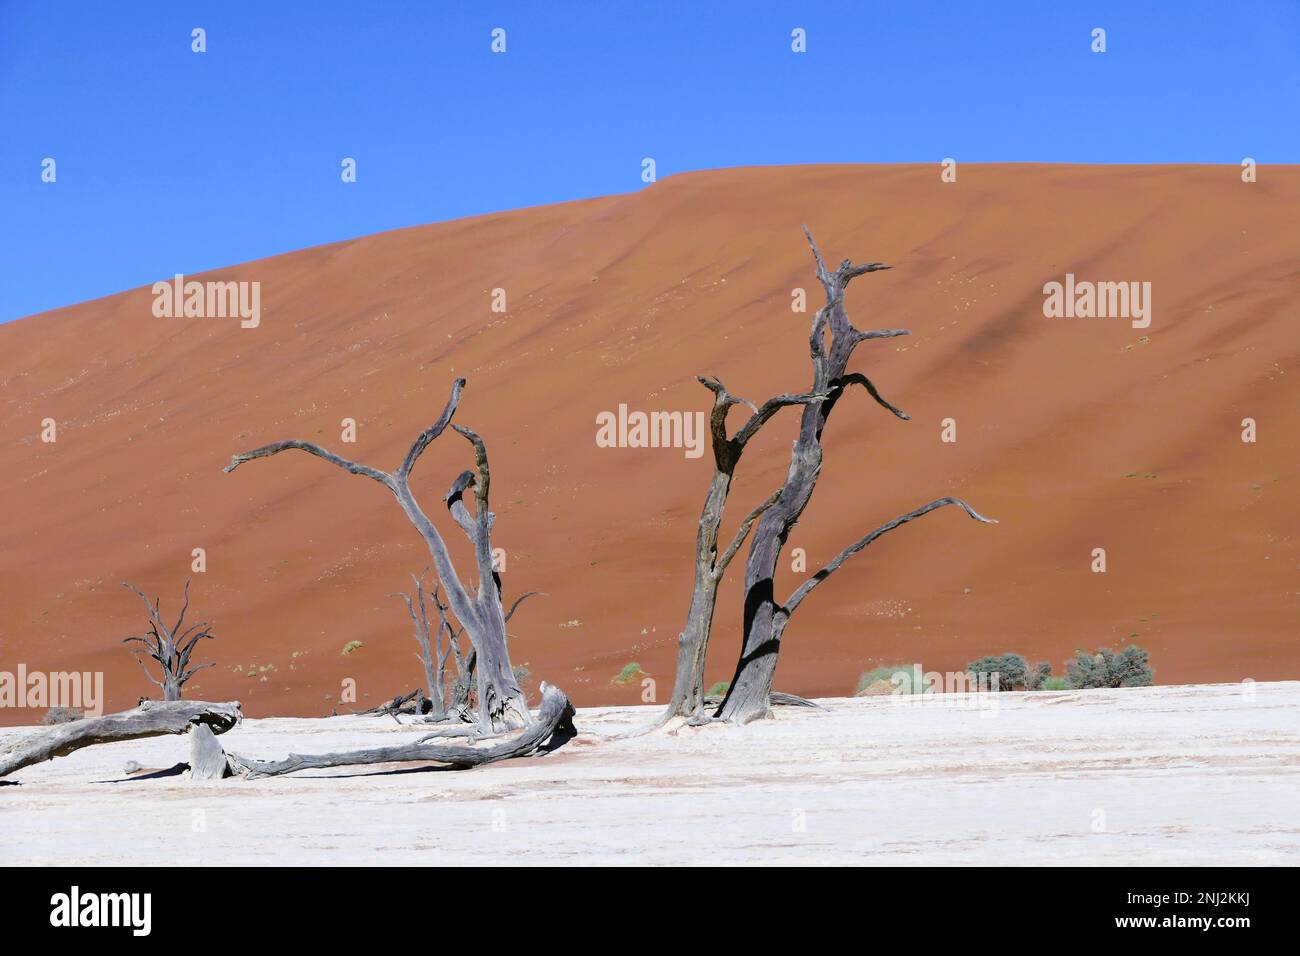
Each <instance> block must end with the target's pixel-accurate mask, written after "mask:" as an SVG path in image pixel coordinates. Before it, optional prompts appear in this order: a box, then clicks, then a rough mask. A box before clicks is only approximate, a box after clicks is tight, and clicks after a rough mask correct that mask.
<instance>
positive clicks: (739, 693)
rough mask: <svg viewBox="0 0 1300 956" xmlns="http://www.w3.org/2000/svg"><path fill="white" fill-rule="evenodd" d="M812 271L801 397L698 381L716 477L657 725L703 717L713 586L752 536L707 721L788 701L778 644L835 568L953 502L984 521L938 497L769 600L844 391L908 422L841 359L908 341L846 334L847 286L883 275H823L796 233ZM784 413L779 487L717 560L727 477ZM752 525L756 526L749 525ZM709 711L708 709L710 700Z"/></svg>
mask: <svg viewBox="0 0 1300 956" xmlns="http://www.w3.org/2000/svg"><path fill="white" fill-rule="evenodd" d="M804 234H805V235H806V236H807V238H808V244H809V246H810V247H811V249H812V254H813V260H814V262H815V264H816V269H817V279H818V281H819V282H820V283H821V286H822V289H823V290H824V292H825V294H826V304H825V305H824V306H823V307H822V308H820V309H818V310H817V313H816V315H814V317H813V321H812V331H811V334H810V335H809V342H808V344H809V353H810V356H811V359H812V371H813V376H812V384H811V386H810V388H809V389H808V390H807V391H806V392H803V393H800V394H784V395H778V396H776V397H775V398H771V399H768V400H767V401H766V402H764V403H763V405H762V406H761V407H755V406H754V405H753V403H751V402H747V401H744V400H743V399H739V398H736V397H735V396H733V395H731V394H730V393H729V392H727V390H726V388H725V387H724V386H723V385H722V383H721V382H720V381H719V380H718V379H716V378H703V377H702V378H700V382H701V383H702V384H703V385H704V386H705V387H707V388H708V389H709V390H710V391H712V392H713V394H714V402H713V412H712V416H711V431H712V435H713V457H714V475H713V480H712V482H711V484H710V486H709V492H708V494H707V496H706V497H705V502H704V508H703V510H702V512H701V516H700V528H699V531H698V533H697V535H696V549H695V550H696V554H695V586H694V590H693V592H692V595H691V604H690V609H689V611H688V612H687V618H686V625H685V627H684V628H683V630H682V632H681V635H680V637H679V639H678V658H677V677H676V681H675V683H674V687H673V697H672V700H671V701H670V702H669V705H668V708H667V710H666V711H665V713H664V716H663V720H665V721H666V720H669V719H671V718H673V717H686V718H690V719H692V720H697V721H698V720H705V719H708V718H707V717H706V716H705V715H704V709H705V706H706V701H705V699H704V697H703V691H702V688H703V683H704V662H705V657H706V654H707V651H708V641H709V634H710V630H711V626H712V619H713V612H714V608H715V606H716V602H717V587H718V583H719V582H720V581H721V579H722V576H723V574H724V573H725V572H726V570H727V567H728V565H729V564H730V562H731V560H732V558H734V557H735V554H736V552H737V550H738V549H739V548H740V546H741V545H742V544H743V543H744V541H745V539H746V537H747V536H749V535H750V533H751V530H752V538H751V540H750V549H749V559H748V561H747V562H746V568H745V607H744V644H743V647H742V650H741V654H740V660H739V662H738V663H737V665H736V672H735V676H734V677H733V679H732V681H731V683H730V684H729V686H728V689H727V693H726V695H725V697H724V698H723V700H722V703H721V705H720V706H719V707H718V709H717V712H716V714H714V717H716V718H720V719H723V720H728V721H733V722H737V723H746V722H748V721H751V720H754V719H757V718H761V717H766V716H767V715H768V714H769V713H770V712H771V707H772V705H773V704H774V703H777V702H778V701H779V702H781V703H785V702H788V701H787V700H786V698H787V697H788V695H778V694H776V693H775V692H774V691H773V689H772V681H773V677H774V675H775V673H776V662H777V655H778V653H779V651H780V646H781V638H782V635H783V634H784V632H785V627H786V625H787V624H788V622H789V620H790V617H791V615H792V614H793V613H794V611H795V609H796V608H798V607H799V605H800V604H801V603H802V602H803V600H804V599H805V598H806V597H807V596H808V594H809V593H810V592H811V591H812V590H813V588H814V587H816V586H817V585H818V584H820V583H821V582H822V581H824V580H825V579H826V578H827V577H829V576H830V575H831V574H832V573H834V572H835V571H836V570H837V569H839V568H840V567H841V566H842V565H843V564H844V562H845V561H847V560H848V559H849V558H850V557H852V556H853V555H855V554H857V553H858V552H860V551H862V550H863V549H864V548H866V547H867V545H869V544H871V542H873V541H875V540H876V539H877V538H878V537H880V536H881V535H882V534H885V533H886V532H888V531H891V530H893V529H894V528H897V527H899V526H900V525H903V524H906V523H907V522H908V521H912V520H914V519H916V518H919V517H921V516H922V515H925V514H928V513H929V512H931V511H934V510H935V509H936V508H941V507H943V506H944V505H950V504H951V505H957V506H958V507H960V508H961V509H962V510H964V511H965V512H966V513H967V514H968V515H970V517H972V518H974V519H976V520H977V521H981V522H985V523H988V524H992V523H994V522H993V521H992V519H989V518H985V517H984V516H983V515H981V514H979V513H978V512H976V511H975V510H974V509H973V508H971V507H970V505H968V504H966V502H964V501H962V500H961V499H959V498H951V497H945V498H938V499H936V500H934V501H932V502H930V503H929V504H927V505H923V506H922V507H920V508H917V509H916V510H914V511H910V512H908V513H907V514H905V515H902V516H900V517H898V518H895V519H893V520H892V521H889V522H887V523H885V524H884V525H881V526H880V527H879V528H877V529H875V530H874V531H872V532H871V533H869V534H867V535H865V536H864V537H862V538H860V539H859V540H858V541H856V542H854V543H853V544H851V545H849V546H848V547H847V548H845V549H844V550H843V551H842V552H840V554H839V555H837V556H836V557H835V559H834V560H832V561H831V562H830V563H828V564H827V565H826V566H825V567H824V568H822V569H821V570H820V571H818V572H817V573H816V574H814V575H813V576H812V577H810V578H809V579H808V580H807V581H805V582H804V583H803V584H802V585H801V586H800V587H799V588H797V589H796V590H795V592H794V593H793V594H791V595H790V597H789V598H787V599H786V600H785V601H783V602H778V601H777V600H776V598H775V594H774V586H773V581H774V577H775V573H776V565H777V562H778V561H779V559H780V556H781V553H782V551H783V549H784V548H785V544H786V541H787V540H788V538H789V535H790V530H791V529H792V528H793V527H794V525H795V524H796V523H797V522H798V520H799V518H800V516H801V515H802V514H803V512H804V509H805V508H806V507H807V506H808V503H809V501H810V500H811V499H812V494H813V491H814V489H815V488H816V486H817V481H818V479H819V478H820V476H821V467H822V433H823V431H824V429H825V427H826V423H827V421H828V420H829V419H830V414H831V412H832V411H833V410H834V408H835V406H836V404H837V403H838V402H839V400H840V399H841V398H842V397H843V395H844V393H845V391H846V390H847V389H848V388H849V387H850V386H852V385H861V386H862V387H863V389H865V391H866V392H867V394H868V395H870V396H871V398H872V399H874V400H875V401H876V403H877V404H879V405H880V406H882V407H883V408H885V409H886V410H887V411H889V412H890V413H892V414H893V415H895V416H896V417H898V418H901V419H904V420H907V419H908V418H909V416H908V415H907V414H906V413H905V412H903V411H902V410H901V409H899V408H898V407H897V406H895V405H893V404H892V403H891V402H889V401H888V400H887V399H885V397H884V396H883V395H881V393H880V390H879V389H877V388H876V385H875V383H873V382H872V381H871V379H869V378H867V376H865V375H863V374H862V373H861V372H849V371H847V367H848V363H849V359H850V358H851V357H852V355H853V352H854V350H855V349H856V348H857V346H858V345H859V344H861V343H862V342H865V341H867V340H870V339H887V338H894V337H896V336H900V335H907V334H908V332H907V330H905V329H879V330H875V331H869V332H864V331H861V330H859V329H856V328H854V326H853V324H852V323H851V322H850V321H849V317H848V313H847V311H846V310H845V307H844V294H845V290H846V289H847V288H848V285H849V283H850V282H851V281H852V280H854V279H856V278H857V277H859V276H862V275H866V274H868V273H871V272H879V271H882V270H885V269H888V268H890V267H889V266H887V265H885V264H884V263H882V262H870V263H866V264H863V265H854V264H853V263H852V262H851V261H850V260H848V259H845V260H844V261H843V262H841V263H840V265H839V267H838V268H836V269H835V270H834V271H831V270H829V269H827V268H826V264H825V262H823V260H822V256H821V252H820V250H819V249H818V248H817V243H816V242H815V241H814V240H813V237H812V233H811V232H809V231H808V230H807V228H805V229H804ZM735 405H746V406H748V407H749V408H750V409H751V411H752V415H751V416H750V418H749V419H748V421H747V422H746V423H745V424H744V425H743V426H742V427H741V428H740V429H739V430H738V431H737V432H736V433H735V434H734V435H732V436H728V434H727V425H726V421H727V413H728V412H729V411H730V409H731V408H732V407H733V406H735ZM787 406H799V407H801V408H802V412H801V413H800V420H799V435H798V438H797V439H796V440H795V443H794V446H793V449H792V451H791V456H790V466H789V470H788V472H787V474H786V479H785V482H784V483H783V484H782V486H781V487H780V488H778V489H776V490H775V491H774V492H773V493H772V494H771V495H770V496H768V498H767V499H766V500H764V501H763V502H762V503H761V504H760V505H758V507H756V508H755V509H754V510H753V511H751V512H750V513H749V514H748V515H746V516H745V518H744V519H743V520H742V521H741V523H740V526H739V528H738V529H737V531H736V533H735V536H734V537H733V539H732V541H731V544H730V545H729V546H728V547H727V549H726V550H725V551H723V552H722V553H721V554H720V555H719V554H718V532H719V527H720V525H721V522H722V514H723V509H724V508H725V507H726V501H727V496H728V494H729V492H730V489H731V485H732V481H733V479H734V476H735V469H736V465H737V463H738V462H739V460H740V456H741V454H742V453H743V452H744V450H745V446H746V445H747V443H748V442H749V440H750V439H752V438H753V436H754V434H755V433H757V431H758V430H759V429H760V428H761V427H762V426H763V425H764V424H765V423H766V422H767V421H768V420H769V419H771V418H772V416H773V415H775V414H776V413H777V412H778V411H779V410H780V409H782V408H785V407H787ZM755 523H757V527H756V528H755ZM708 705H709V706H712V702H711V701H710V702H708Z"/></svg>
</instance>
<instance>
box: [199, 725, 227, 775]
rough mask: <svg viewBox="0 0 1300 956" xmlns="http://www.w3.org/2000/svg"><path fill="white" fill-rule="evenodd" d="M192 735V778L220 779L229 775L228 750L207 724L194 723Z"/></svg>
mask: <svg viewBox="0 0 1300 956" xmlns="http://www.w3.org/2000/svg"><path fill="white" fill-rule="evenodd" d="M189 736H190V779H191V780H220V779H222V778H223V777H226V776H228V775H229V772H230V771H229V768H228V767H227V766H226V752H225V751H224V750H223V749H222V748H221V744H220V743H218V742H217V738H216V736H215V735H214V734H213V733H212V728H211V727H209V726H208V725H207V724H193V725H192V726H191V727H190V731H189Z"/></svg>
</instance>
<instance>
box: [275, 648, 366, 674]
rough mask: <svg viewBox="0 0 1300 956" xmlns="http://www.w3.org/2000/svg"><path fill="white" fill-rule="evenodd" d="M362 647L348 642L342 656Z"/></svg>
mask: <svg viewBox="0 0 1300 956" xmlns="http://www.w3.org/2000/svg"><path fill="white" fill-rule="evenodd" d="M363 647H365V645H364V644H362V643H361V642H360V641H348V642H347V643H346V644H344V645H343V656H344V657H346V656H347V655H349V654H351V653H352V652H353V651H357V650H360V649H361V648H363ZM250 676H251V675H250Z"/></svg>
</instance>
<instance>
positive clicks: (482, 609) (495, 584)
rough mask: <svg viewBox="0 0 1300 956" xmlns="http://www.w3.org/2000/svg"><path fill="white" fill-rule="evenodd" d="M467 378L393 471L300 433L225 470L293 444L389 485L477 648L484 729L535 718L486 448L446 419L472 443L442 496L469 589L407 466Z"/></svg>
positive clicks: (451, 408)
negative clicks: (456, 532)
mask: <svg viewBox="0 0 1300 956" xmlns="http://www.w3.org/2000/svg"><path fill="white" fill-rule="evenodd" d="M464 386H465V380H464V379H463V378H459V379H456V381H455V383H454V384H453V385H452V390H451V397H450V398H449V399H448V400H447V405H446V407H445V408H444V409H443V411H442V414H441V415H440V416H439V417H438V420H437V421H436V422H434V423H433V424H432V425H430V426H429V427H428V428H427V429H425V430H424V431H423V432H421V433H420V435H419V436H418V437H417V438H416V439H415V441H414V442H413V443H412V445H411V447H410V450H409V451H407V453H406V457H405V458H404V459H403V461H402V463H401V464H400V465H399V466H398V468H397V469H396V470H395V471H393V472H392V473H389V472H385V471H380V470H379V469H377V468H371V467H369V466H367V465H361V464H358V463H356V462H353V461H349V460H348V459H346V458H341V457H339V456H338V455H335V454H333V453H332V452H329V451H326V450H325V449H324V448H322V447H320V446H319V445H315V444H312V443H311V442H305V441H300V440H298V439H289V440H287V441H279V442H275V443H273V444H270V445H264V446H262V447H261V448H255V449H253V450H252V451H249V452H245V453H243V454H242V455H234V456H233V457H232V458H231V460H230V464H229V465H227V466H226V467H225V469H224V470H225V471H227V472H231V471H234V470H235V469H236V468H238V467H239V466H240V465H241V464H243V463H244V462H246V461H251V460H253V459H255V458H268V457H270V456H272V455H277V454H279V453H280V452H282V451H288V450H291V449H297V450H299V451H305V452H307V453H308V454H311V455H315V456H316V457H317V458H320V459H323V460H324V461H327V462H329V463H330V464H332V465H335V466H337V467H339V468H342V469H343V470H344V471H347V472H349V473H351V474H354V475H361V476H363V477H366V478H369V479H371V480H372V481H376V482H378V483H379V484H381V485H383V486H384V487H385V488H387V489H388V490H389V492H391V493H392V495H393V497H394V498H396V499H397V503H398V505H399V506H400V507H401V509H402V512H403V513H404V514H405V515H406V517H407V520H409V521H410V522H411V524H412V525H414V526H415V529H416V530H417V531H418V532H419V533H420V536H421V537H422V538H423V539H424V541H425V544H426V546H427V547H428V549H429V555H430V557H432V559H433V565H434V568H435V569H436V570H437V573H438V579H439V580H440V581H441V582H442V588H443V590H444V591H446V594H447V600H448V602H449V604H450V606H451V609H452V610H453V611H454V613H455V615H456V618H457V620H458V621H459V622H460V624H461V626H463V627H464V628H465V632H466V634H467V635H468V637H469V641H470V643H471V645H472V646H473V648H474V651H475V654H476V660H477V680H478V684H477V690H478V700H479V713H478V720H479V722H480V724H481V725H482V726H483V727H484V728H485V729H487V728H490V729H492V730H500V729H504V728H507V727H512V726H524V725H527V724H528V723H529V721H530V720H531V719H532V718H531V716H530V715H529V712H528V704H527V701H526V699H525V697H524V692H523V690H521V689H520V687H519V682H518V681H517V680H516V679H515V675H514V670H513V668H512V667H511V666H510V653H509V650H508V649H507V646H506V622H505V613H504V611H503V609H502V606H501V587H500V579H499V578H498V576H497V575H496V573H495V571H494V570H493V567H492V544H491V533H492V525H493V523H494V522H495V520H496V516H495V515H494V514H493V513H492V512H491V510H490V509H489V507H488V488H489V478H490V474H489V469H488V458H487V449H486V447H485V446H484V444H483V441H482V439H481V438H479V436H478V435H476V434H475V433H474V432H472V431H470V430H469V429H468V428H463V427H461V426H460V425H452V426H451V427H452V428H453V429H454V430H455V431H456V432H458V433H459V434H460V435H462V436H463V437H464V438H465V439H466V440H468V441H469V442H470V444H471V445H472V446H473V447H474V453H475V464H476V467H477V473H475V472H474V471H466V472H464V473H462V474H461V475H460V476H459V477H458V478H457V479H456V480H455V482H453V483H452V486H451V490H450V491H449V492H448V493H447V495H446V496H445V497H444V499H443V500H444V501H445V503H446V505H447V509H448V511H450V512H451V516H452V518H453V519H454V520H455V521H456V523H457V525H459V526H460V528H461V530H462V531H464V532H465V535H466V536H467V537H468V538H469V540H470V543H471V544H472V545H473V546H474V554H475V563H476V565H477V568H478V576H479V581H478V588H477V590H476V591H474V592H473V593H471V592H470V590H469V589H467V588H466V587H465V585H464V584H462V583H461V579H460V575H459V574H458V573H457V572H456V568H455V566H454V565H453V564H452V561H451V556H450V554H449V553H448V551H447V546H446V544H445V542H444V541H443V539H442V535H441V534H439V533H438V529H437V528H436V527H435V526H434V524H433V522H432V521H430V520H429V517H428V515H426V514H425V513H424V510H423V509H422V508H421V507H420V505H419V502H417V501H416V499H415V495H414V494H413V493H412V492H411V486H410V482H409V478H410V474H411V469H412V468H414V467H415V463H416V462H417V461H418V460H419V458H420V456H421V455H422V454H423V453H424V450H425V449H426V448H427V447H428V446H429V443H430V442H432V441H433V440H434V439H435V438H437V437H438V436H439V435H441V434H442V433H443V432H444V431H445V430H446V428H447V426H448V425H450V424H451V419H452V416H453V415H454V414H455V412H456V408H457V406H458V405H459V403H460V393H461V389H462V388H464ZM470 488H473V489H474V500H475V510H474V512H473V513H472V514H471V513H470V511H469V509H468V508H467V507H466V506H465V503H464V493H465V491H466V490H468V489H470Z"/></svg>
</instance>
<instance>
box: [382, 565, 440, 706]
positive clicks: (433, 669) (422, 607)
mask: <svg viewBox="0 0 1300 956" xmlns="http://www.w3.org/2000/svg"><path fill="white" fill-rule="evenodd" d="M411 580H412V581H414V582H415V594H414V596H412V595H410V594H405V593H402V592H400V591H399V592H398V593H397V594H396V595H394V596H395V597H400V598H401V599H402V600H403V602H405V604H406V611H407V613H408V614H410V616H411V623H412V624H413V625H414V627H415V642H416V643H417V644H418V645H419V646H420V654H419V657H420V663H421V664H422V665H423V666H424V682H425V686H426V687H427V688H428V692H429V704H430V707H431V709H430V711H429V718H430V719H431V720H442V719H443V718H445V717H446V716H447V705H446V697H445V696H444V693H443V687H444V681H445V674H446V664H447V656H446V654H445V653H443V650H442V643H443V629H442V625H441V623H440V624H439V626H438V631H437V636H436V638H435V640H434V641H431V640H430V638H429V609H428V605H427V604H426V603H425V599H424V575H423V574H421V575H420V576H419V577H416V576H415V575H414V574H412V575H411ZM437 600H438V599H437V596H436V595H435V596H434V601H437ZM439 609H441V605H439ZM443 620H444V621H445V620H446V618H445V616H444V618H443Z"/></svg>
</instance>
